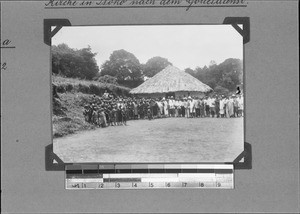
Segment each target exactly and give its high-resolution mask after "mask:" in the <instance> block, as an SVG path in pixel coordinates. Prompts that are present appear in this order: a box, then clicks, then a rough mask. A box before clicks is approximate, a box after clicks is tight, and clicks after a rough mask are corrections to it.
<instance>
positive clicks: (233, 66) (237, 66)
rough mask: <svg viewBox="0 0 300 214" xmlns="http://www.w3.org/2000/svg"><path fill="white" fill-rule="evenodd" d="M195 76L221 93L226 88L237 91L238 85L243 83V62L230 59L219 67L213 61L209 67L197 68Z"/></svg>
mask: <svg viewBox="0 0 300 214" xmlns="http://www.w3.org/2000/svg"><path fill="white" fill-rule="evenodd" d="M189 72H191V71H189ZM194 75H195V77H196V78H197V79H199V80H200V81H202V82H203V83H205V84H207V85H209V86H210V87H211V88H216V89H217V90H219V91H224V88H225V89H227V90H229V91H231V92H232V91H235V89H236V86H237V85H240V84H242V83H243V66H242V60H240V59H233V58H229V59H226V60H225V61H224V62H222V63H221V64H218V65H217V64H216V63H215V61H213V60H212V61H211V62H210V64H209V67H207V66H204V67H203V68H200V67H197V68H196V69H195V73H194ZM194 75H193V76H194ZM218 86H220V87H218ZM221 87H222V88H221Z"/></svg>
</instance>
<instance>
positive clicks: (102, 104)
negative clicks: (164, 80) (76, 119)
mask: <svg viewBox="0 0 300 214" xmlns="http://www.w3.org/2000/svg"><path fill="white" fill-rule="evenodd" d="M243 110H244V101H243V95H235V94H233V95H231V96H224V95H212V96H205V97H201V98H199V97H193V96H187V97H186V96H184V97H179V98H174V97H172V96H170V97H167V98H165V97H163V98H132V97H117V96H113V95H112V94H109V93H107V92H105V93H104V95H103V96H102V97H99V96H96V95H93V97H92V102H91V103H90V104H88V105H85V106H84V111H83V115H84V117H85V120H86V121H87V122H89V123H93V124H95V125H98V126H99V127H107V126H117V125H126V122H127V120H138V119H149V120H152V119H156V118H166V117H185V118H202V117H212V118H214V117H215V118H233V117H242V116H243Z"/></svg>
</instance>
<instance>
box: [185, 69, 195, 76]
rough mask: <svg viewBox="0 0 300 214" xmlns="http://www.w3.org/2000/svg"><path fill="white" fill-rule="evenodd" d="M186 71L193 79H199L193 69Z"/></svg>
mask: <svg viewBox="0 0 300 214" xmlns="http://www.w3.org/2000/svg"><path fill="white" fill-rule="evenodd" d="M184 71H185V72H186V73H188V74H190V75H192V76H193V77H196V78H197V75H196V71H195V70H193V69H191V68H186V69H184Z"/></svg>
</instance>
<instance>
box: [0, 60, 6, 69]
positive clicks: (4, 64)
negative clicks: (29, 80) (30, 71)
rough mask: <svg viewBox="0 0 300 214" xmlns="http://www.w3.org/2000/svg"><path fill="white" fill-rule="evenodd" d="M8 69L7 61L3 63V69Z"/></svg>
mask: <svg viewBox="0 0 300 214" xmlns="http://www.w3.org/2000/svg"><path fill="white" fill-rule="evenodd" d="M6 69H7V64H6V62H4V63H2V64H1V70H6Z"/></svg>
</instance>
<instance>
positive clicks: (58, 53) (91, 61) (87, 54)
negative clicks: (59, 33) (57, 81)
mask: <svg viewBox="0 0 300 214" xmlns="http://www.w3.org/2000/svg"><path fill="white" fill-rule="evenodd" d="M96 54H97V53H92V51H91V47H90V46H88V47H87V48H83V49H80V50H75V49H72V48H70V47H69V46H68V45H66V44H60V45H58V46H55V45H54V46H52V72H53V73H55V74H60V75H62V76H66V77H72V78H81V79H92V78H93V77H95V76H96V74H97V73H98V72H99V68H98V66H97V63H96V60H95V56H96Z"/></svg>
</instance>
